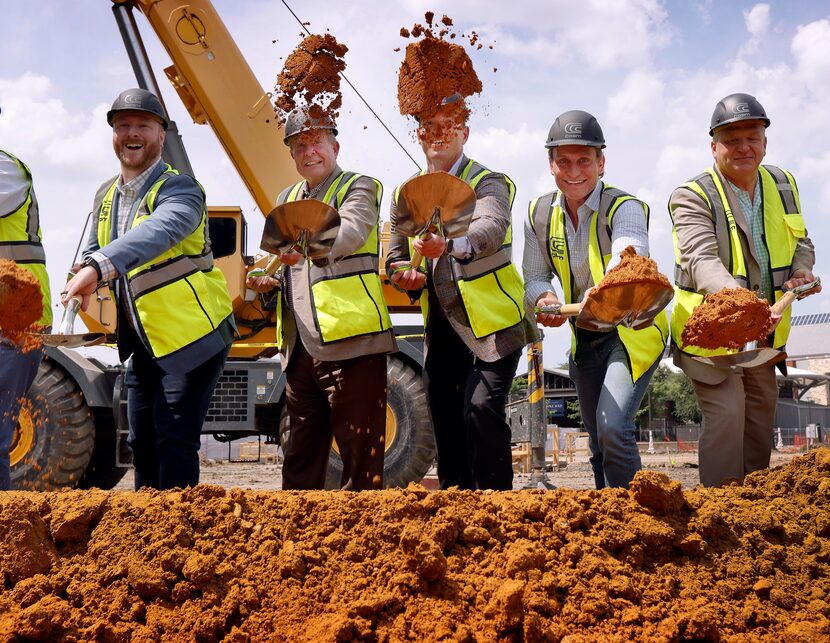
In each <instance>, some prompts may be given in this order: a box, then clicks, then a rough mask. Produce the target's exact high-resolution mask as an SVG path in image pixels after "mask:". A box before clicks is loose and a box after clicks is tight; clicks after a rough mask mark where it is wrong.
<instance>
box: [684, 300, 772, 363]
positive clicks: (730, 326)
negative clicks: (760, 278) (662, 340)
mask: <svg viewBox="0 0 830 643" xmlns="http://www.w3.org/2000/svg"><path fill="white" fill-rule="evenodd" d="M771 328H772V320H771V318H770V312H769V304H767V300H766V299H758V297H757V296H756V295H755V293H753V292H752V291H751V290H747V289H746V288H724V289H723V290H720V291H718V292H716V293H714V294H712V295H708V296H707V297H706V299H705V300H704V302H703V303H702V304H701V305H700V306H698V307H697V308H695V309H694V312H692V314H691V315H690V316H689V319H688V321H687V322H686V326H685V328H684V329H683V334H682V335H681V339H682V341H683V343H684V344H687V345H690V346H697V347H699V348H706V349H717V348H733V349H734V348H741V347H743V346H744V345H745V344H746V343H747V342H754V341H759V340H762V339H764V338H765V337H766V336H767V335H768V334H769V333H770V330H771Z"/></svg>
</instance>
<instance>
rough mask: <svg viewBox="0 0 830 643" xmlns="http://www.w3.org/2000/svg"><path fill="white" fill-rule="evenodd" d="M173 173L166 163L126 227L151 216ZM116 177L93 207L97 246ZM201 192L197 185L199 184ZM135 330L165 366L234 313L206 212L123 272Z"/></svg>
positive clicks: (107, 229)
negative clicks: (189, 228)
mask: <svg viewBox="0 0 830 643" xmlns="http://www.w3.org/2000/svg"><path fill="white" fill-rule="evenodd" d="M177 174H178V171H177V170H174V169H173V168H171V167H170V166H169V165H165V170H164V173H163V174H162V175H161V176H159V178H158V179H157V180H156V181H155V183H153V185H152V186H151V187H150V189H149V190H148V191H147V193H146V194H145V195H144V196H143V197H142V199H141V201H140V202H139V204H138V207H137V209H136V211H135V216H134V217H133V220H132V222H131V225H130V227H131V228H136V227H138V226H140V225H141V224H142V223H144V222H145V221H146V220H147V219H149V218H150V217H151V216H152V215H153V211H154V210H155V207H156V198H157V197H158V193H159V190H161V189H162V186H163V185H164V182H165V181H167V180H168V179H169V178H170V177H171V176H175V175H177ZM117 185H118V179H116V180H115V181H113V183H112V185H111V186H110V187H109V189H108V190H107V191H106V192H105V194H104V197H103V199H102V201H101V204H100V205H99V207H98V208H97V209H96V213H97V221H98V245H99V246H100V247H101V248H103V247H105V246H106V245H107V244H108V243H110V235H111V222H112V217H111V214H112V203H113V197H114V195H115V190H116V187H117ZM200 189H201V186H200ZM126 278H127V287H128V289H129V294H130V296H129V298H127V301H126V302H124V303H127V304H128V305H130V306H132V311H133V319H135V320H137V321H138V324H139V328H138V329H136V330H137V332H138V335H139V337H140V338H141V340H142V342H143V343H144V346H145V347H146V348H147V350H148V351H149V352H150V354H151V355H152V356H153V357H154V358H155V359H156V360H157V361H158V363H159V366H161V367H162V368H165V367H166V366H167V365H169V364H170V363H172V362H174V361H175V359H176V356H177V354H180V353H181V351H183V350H185V349H187V348H189V347H193V346H194V345H195V344H197V343H198V342H199V341H200V340H202V339H204V338H206V337H208V336H209V335H211V334H212V333H216V332H219V330H218V329H219V326H220V325H221V324H222V322H224V321H225V320H226V319H227V318H228V317H230V316H231V315H232V314H233V308H232V305H231V299H230V295H229V294H228V286H227V283H226V282H225V277H224V275H223V274H222V272H221V271H220V270H219V269H218V268H216V267H215V266H214V265H213V252H212V251H211V246H210V238H209V236H208V225H207V210H206V209H204V208H203V209H202V217H201V220H200V221H199V225H198V226H197V227H196V229H195V230H194V231H193V232H191V233H190V234H189V235H188V236H187V237H185V238H184V239H183V240H182V241H180V242H178V243H177V244H176V245H174V246H173V247H172V248H170V249H169V250H166V251H165V252H163V253H162V254H160V255H159V256H158V257H155V258H154V259H152V260H150V261H148V262H147V263H145V264H143V265H141V266H137V267H136V268H133V269H132V270H130V271H129V272H128V273H127V274H126Z"/></svg>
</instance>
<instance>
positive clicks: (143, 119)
mask: <svg viewBox="0 0 830 643" xmlns="http://www.w3.org/2000/svg"><path fill="white" fill-rule="evenodd" d="M163 146H164V127H163V126H162V124H161V121H160V120H159V119H158V118H157V117H156V116H153V115H152V114H148V113H147V112H139V111H131V110H125V111H121V112H117V113H116V114H115V115H114V116H113V118H112V148H113V150H115V155H116V156H117V157H118V160H119V161H120V162H121V175H122V176H123V177H124V180H125V181H129V180H130V179H132V178H134V177H136V176H138V175H139V174H141V173H142V172H143V171H144V170H146V169H147V168H148V167H150V166H151V165H153V164H154V163H155V162H156V161H158V159H159V157H160V156H161V149H162V147H163Z"/></svg>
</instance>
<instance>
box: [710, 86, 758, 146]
mask: <svg viewBox="0 0 830 643" xmlns="http://www.w3.org/2000/svg"><path fill="white" fill-rule="evenodd" d="M751 120H757V121H764V127H769V125H770V120H769V118H768V117H767V112H766V110H764V108H763V106H762V105H761V103H759V102H758V99H757V98H755V96H752V95H750V94H729V96H727V97H726V98H724V99H722V100H721V101H720V102H719V103H718V104H717V105H715V111H714V112H712V121H711V123H709V136H712V134H714V132H715V129H717V128H718V127H722V126H723V125H729V124H730V123H737V122H738V121H751Z"/></svg>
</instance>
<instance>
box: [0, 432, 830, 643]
mask: <svg viewBox="0 0 830 643" xmlns="http://www.w3.org/2000/svg"><path fill="white" fill-rule="evenodd" d="M0 504H2V508H0V511H2V515H3V521H2V525H3V533H2V535H0V569H2V573H3V581H4V582H3V586H2V588H0V640H3V641H12V640H49V641H57V640H63V641H90V640H101V641H128V640H132V641H149V640H170V641H174V640H175V641H179V640H184V641H190V640H192V641H198V640H202V641H214V640H227V641H269V640H274V641H287V640H292V641H293V640H305V641H348V640H392V641H399V640H428V641H431V640H453V641H475V640H482V641H490V640H513V641H518V640H527V641H541V640H553V641H561V640H567V641H569V642H574V641H597V640H601V641H631V640H653V641H683V640H705V641H717V640H734V641H822V640H828V639H829V638H830V620H828V619H829V618H830V574H829V573H828V572H830V450H828V449H826V448H822V449H817V450H814V451H811V452H809V453H808V454H806V455H804V456H799V457H796V458H794V459H793V460H791V461H790V462H789V463H787V464H786V465H784V466H782V467H778V468H776V469H773V470H767V471H763V472H758V473H755V474H752V475H750V476H749V477H748V478H747V479H746V481H745V483H744V484H743V485H733V486H728V487H724V488H720V489H702V488H696V489H689V490H683V489H682V488H681V485H680V483H678V482H677V481H673V480H671V479H669V478H668V477H666V476H665V475H663V474H661V473H660V472H657V471H654V470H644V471H642V472H640V473H639V474H638V475H637V477H636V478H635V481H634V482H633V483H632V488H631V490H630V491H627V490H619V489H616V490H613V489H611V490H603V491H601V492H600V491H593V490H569V489H559V490H556V491H513V492H498V493H493V492H469V491H465V492H461V491H447V492H429V491H427V490H426V489H424V488H423V487H420V486H416V485H410V487H408V488H407V489H393V490H385V491H372V492H362V493H352V492H273V491H270V492H269V491H252V490H242V489H230V490H228V489H224V488H222V487H219V486H215V485H200V486H198V487H196V488H193V489H187V490H184V491H166V492H150V491H142V492H104V491H63V492H49V493H33V492H7V493H4V494H2V495H0Z"/></svg>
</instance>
